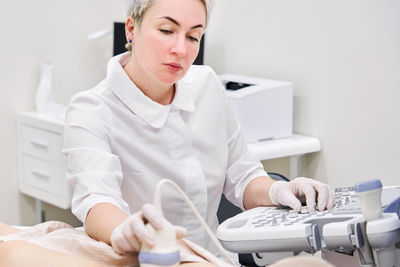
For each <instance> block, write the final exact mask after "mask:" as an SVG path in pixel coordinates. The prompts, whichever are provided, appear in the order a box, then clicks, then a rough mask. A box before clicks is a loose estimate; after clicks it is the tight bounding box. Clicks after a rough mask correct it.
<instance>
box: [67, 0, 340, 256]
mask: <svg viewBox="0 0 400 267" xmlns="http://www.w3.org/2000/svg"><path fill="white" fill-rule="evenodd" d="M211 2H212V1H211V0H130V1H129V11H128V18H127V20H126V26H125V29H126V38H127V41H128V43H129V44H130V46H131V52H127V53H124V54H122V55H119V56H116V57H113V58H112V59H111V60H110V61H109V63H108V69H107V77H106V78H105V80H103V81H102V82H100V83H99V84H98V85H97V86H96V87H94V88H93V89H91V90H88V91H84V92H80V93H78V94H77V95H75V96H74V97H73V99H72V100H71V102H70V105H69V109H68V112H67V116H66V129H65V147H64V153H65V154H66V156H67V162H68V180H69V183H70V184H71V185H72V187H73V199H72V212H73V213H74V214H75V215H76V216H77V217H78V218H79V219H80V220H81V221H82V222H83V223H84V225H85V229H86V232H87V233H88V235H89V236H91V237H92V238H94V239H96V240H100V241H104V242H107V243H108V244H111V245H112V247H113V248H114V250H115V251H116V252H118V253H121V254H123V253H129V252H134V251H138V250H139V248H140V245H141V244H142V243H144V244H146V245H147V246H150V247H152V246H153V245H154V237H153V236H152V235H151V234H150V233H149V232H148V231H147V230H146V228H145V223H146V222H149V223H151V224H152V225H153V227H154V228H155V229H161V228H162V227H163V223H162V218H161V215H160V214H159V213H158V212H157V211H156V209H155V208H154V206H152V205H150V204H148V203H152V201H153V194H154V191H155V186H156V185H157V183H158V182H159V181H160V180H161V179H164V178H169V179H171V180H173V181H174V182H175V183H177V184H178V185H179V186H180V187H181V188H182V189H183V191H184V192H185V193H186V194H187V195H188V196H189V197H190V199H191V200H192V201H193V203H194V205H195V206H196V208H197V209H198V210H199V212H200V213H201V215H202V216H203V218H205V220H206V222H207V223H208V225H209V226H210V227H211V229H212V230H213V231H214V232H215V231H216V229H217V226H218V221H217V216H216V213H217V208H218V204H219V202H220V199H221V195H222V193H224V194H225V196H226V197H227V199H228V200H230V201H231V202H232V203H234V204H235V205H236V206H238V207H240V208H242V209H251V208H254V207H257V206H265V205H276V204H282V205H286V206H290V207H292V208H294V209H297V210H299V209H300V208H301V205H302V203H301V201H303V202H304V200H305V201H306V204H307V206H308V209H309V210H314V207H315V203H317V205H316V208H317V209H319V210H323V209H329V208H332V206H333V202H334V199H333V197H332V192H331V190H330V188H329V187H328V186H327V185H325V184H322V183H320V182H317V181H315V180H312V179H308V178H297V179H294V180H292V181H291V182H275V181H274V180H272V179H271V178H269V177H268V175H267V174H266V172H265V171H264V170H263V168H262V165H261V164H260V162H259V161H258V160H257V159H256V158H255V157H254V155H253V154H252V153H251V152H250V151H249V149H248V148H247V146H246V143H245V141H244V139H243V137H242V135H241V132H240V126H239V123H238V121H237V120H236V118H235V117H234V114H233V112H232V109H231V107H230V105H229V103H228V99H227V96H226V94H225V90H224V88H223V86H222V85H221V84H220V82H219V80H218V77H217V76H216V74H215V73H214V72H213V70H212V69H211V68H210V67H207V66H192V63H193V61H194V59H195V58H196V56H197V54H198V51H199V44H200V40H201V38H202V35H203V33H204V31H205V29H206V26H207V23H208V21H209V14H210V11H211V4H212V3H211ZM162 200H163V203H164V205H163V211H164V214H165V217H166V219H167V220H169V221H170V222H171V223H172V224H174V225H180V226H183V227H184V228H186V229H187V231H188V234H187V237H188V239H189V240H192V241H194V242H195V243H197V244H198V245H200V246H202V247H204V248H206V249H208V250H209V251H211V252H212V253H215V254H218V252H217V250H216V248H215V247H214V246H213V245H212V244H211V242H210V240H209V238H208V237H207V234H206V233H205V231H204V230H203V228H202V227H201V226H200V224H199V222H198V221H197V219H196V218H195V217H194V215H193V214H192V212H191V211H190V210H189V208H188V207H187V206H186V204H185V203H184V202H183V200H181V198H180V197H179V196H177V194H176V193H175V192H174V191H173V190H170V189H169V188H165V189H164V190H163V194H162Z"/></svg>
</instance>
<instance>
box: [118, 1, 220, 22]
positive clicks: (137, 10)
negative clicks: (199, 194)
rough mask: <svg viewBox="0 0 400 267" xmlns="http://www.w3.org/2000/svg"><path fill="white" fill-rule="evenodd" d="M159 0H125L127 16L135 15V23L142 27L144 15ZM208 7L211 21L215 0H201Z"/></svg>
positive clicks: (207, 10) (207, 11) (208, 15)
mask: <svg viewBox="0 0 400 267" xmlns="http://www.w3.org/2000/svg"><path fill="white" fill-rule="evenodd" d="M155 1H157V0H125V2H126V7H127V16H128V17H133V19H134V20H135V23H136V24H137V25H138V26H139V27H140V23H141V22H142V20H143V16H144V14H145V13H146V11H147V10H148V9H149V8H150V7H151V5H152V4H153V3H154V2H155ZM200 1H201V2H203V4H204V6H205V7H206V13H207V20H206V24H207V23H208V21H209V17H210V14H211V10H212V7H213V4H214V0H200Z"/></svg>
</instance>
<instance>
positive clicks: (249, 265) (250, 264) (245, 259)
mask: <svg viewBox="0 0 400 267" xmlns="http://www.w3.org/2000/svg"><path fill="white" fill-rule="evenodd" d="M268 175H269V176H270V177H271V178H272V179H274V180H277V181H289V179H288V178H286V177H285V176H283V175H281V174H279V173H273V172H269V173H268ZM241 212H242V210H241V209H240V208H238V207H236V206H235V205H233V204H232V203H231V202H229V200H227V199H226V198H225V196H224V195H222V198H221V202H220V204H219V207H218V212H217V216H218V221H219V223H222V222H223V221H225V220H226V219H228V218H230V217H233V216H235V215H236V214H239V213H241ZM239 262H240V264H242V265H243V266H246V267H258V265H257V264H256V263H255V262H254V259H253V255H252V254H250V253H244V254H239Z"/></svg>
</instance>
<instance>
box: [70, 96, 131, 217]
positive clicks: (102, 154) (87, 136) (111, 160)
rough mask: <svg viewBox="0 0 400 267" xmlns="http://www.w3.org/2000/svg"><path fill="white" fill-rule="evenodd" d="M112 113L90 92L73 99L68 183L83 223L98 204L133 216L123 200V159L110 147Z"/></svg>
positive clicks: (73, 210)
mask: <svg viewBox="0 0 400 267" xmlns="http://www.w3.org/2000/svg"><path fill="white" fill-rule="evenodd" d="M109 114H110V112H109V110H108V108H107V106H106V105H105V104H104V103H102V101H101V99H100V98H99V97H98V96H96V95H95V94H93V93H92V92H90V91H85V92H82V93H79V94H77V95H76V96H74V97H73V99H72V100H71V102H70V104H69V106H68V109H67V113H66V121H65V132H64V149H63V153H64V154H65V156H66V160H67V181H68V183H69V184H70V185H71V187H72V203H71V210H72V213H73V214H74V215H75V216H76V217H77V218H78V219H79V220H80V221H82V222H83V223H84V222H85V220H86V216H87V213H88V212H89V210H90V209H91V208H92V207H93V206H94V205H96V204H98V203H101V202H106V203H111V204H113V205H115V206H117V207H119V208H120V209H122V210H123V211H124V212H126V213H128V214H129V207H128V205H127V203H126V202H125V201H124V200H123V199H122V193H121V183H122V177H123V176H122V169H121V164H120V160H119V158H118V156H117V155H114V154H113V153H112V151H111V148H110V139H109V136H110V135H109V134H110V123H109V122H110V116H109Z"/></svg>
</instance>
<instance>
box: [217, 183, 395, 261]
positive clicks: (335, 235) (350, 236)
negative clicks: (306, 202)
mask: <svg viewBox="0 0 400 267" xmlns="http://www.w3.org/2000/svg"><path fill="white" fill-rule="evenodd" d="M334 196H335V203H336V204H335V207H334V208H333V209H331V210H325V211H315V212H312V213H311V212H309V211H308V210H307V207H305V206H303V207H302V208H301V211H300V212H297V211H295V210H291V209H289V208H288V207H283V206H277V207H258V208H254V209H250V210H247V211H244V212H242V213H240V214H238V215H236V216H234V217H232V218H229V219H227V220H225V221H224V222H223V223H222V224H221V225H220V226H219V228H218V233H217V237H218V239H219V240H220V241H221V243H222V245H223V246H224V247H225V249H227V250H229V251H231V252H236V253H252V254H253V258H254V261H255V262H256V264H257V265H259V266H266V265H268V264H271V263H273V262H275V261H277V260H279V259H281V258H284V257H289V256H293V255H297V254H299V253H301V252H309V253H316V252H319V251H322V252H321V254H322V257H323V258H325V257H324V255H325V254H329V253H332V252H334V253H339V254H345V255H353V253H354V256H355V257H357V259H356V260H357V261H356V263H357V266H358V265H359V266H363V267H366V266H370V267H372V266H378V267H393V266H400V264H399V262H400V260H399V259H398V257H397V255H396V254H398V252H399V248H400V220H399V216H400V215H399V207H400V200H399V197H400V186H388V187H382V184H381V182H380V180H373V181H367V182H364V183H360V184H356V185H355V186H354V187H342V188H335V189H334ZM379 200H380V201H379ZM328 261H330V260H329V259H328ZM331 262H332V263H333V264H335V262H333V261H331ZM336 264H337V266H350V263H348V262H346V264H343V263H342V264H340V265H339V264H338V263H336ZM352 266H353V265H352Z"/></svg>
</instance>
